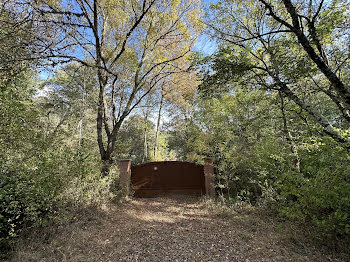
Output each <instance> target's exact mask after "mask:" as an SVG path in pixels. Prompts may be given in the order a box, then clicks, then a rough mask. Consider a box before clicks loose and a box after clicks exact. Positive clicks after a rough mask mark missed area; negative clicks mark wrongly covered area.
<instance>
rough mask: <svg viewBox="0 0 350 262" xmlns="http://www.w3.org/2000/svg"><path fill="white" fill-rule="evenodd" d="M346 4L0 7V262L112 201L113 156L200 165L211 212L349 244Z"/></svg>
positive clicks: (164, 0)
mask: <svg viewBox="0 0 350 262" xmlns="http://www.w3.org/2000/svg"><path fill="white" fill-rule="evenodd" d="M349 5H350V3H349V2H348V1H347V0H329V1H323V0H308V1H304V0H283V1H279V0H244V1H243V0H234V1H231V0H230V1H229V0H220V1H212V2H209V1H204V2H200V0H124V1H111V0H62V1H60V0H49V1H41V0H36V1H34V0H33V1H32V0H19V1H14V0H4V1H1V4H0V123H1V125H0V248H1V250H2V251H1V254H2V256H5V255H4V254H6V252H7V251H6V250H9V249H10V248H11V247H12V245H13V243H14V241H16V238H17V237H18V236H19V235H20V234H21V231H22V230H23V229H24V228H31V227H39V226H45V225H47V224H49V223H59V222H60V221H62V220H64V219H67V217H68V218H69V214H70V213H72V212H74V210H75V209H76V208H77V207H82V206H88V205H98V204H101V203H104V202H108V201H113V200H116V199H118V198H120V197H121V196H122V194H123V192H121V191H120V189H119V186H118V162H119V160H120V159H125V158H131V159H132V161H133V164H138V163H142V162H148V161H162V160H186V161H192V162H198V163H202V161H203V157H212V158H213V160H214V166H215V174H216V192H217V195H218V197H219V198H220V199H221V201H224V202H225V203H228V204H230V203H233V202H235V201H246V202H248V203H250V204H251V205H258V206H262V207H264V208H267V209H271V210H274V212H276V215H278V216H281V217H282V218H284V219H289V220H293V221H296V222H297V223H300V225H301V226H305V227H307V228H309V229H310V228H311V229H312V230H311V231H312V232H313V234H314V235H315V236H317V238H318V239H321V240H322V241H324V243H327V245H330V246H331V247H332V248H337V246H338V244H339V246H341V245H345V246H346V245H348V244H349V237H350V176H349V174H350V163H349V161H350V155H349V152H350V63H349V61H350V46H349V40H350V39H349V36H350V32H349V30H350V13H349ZM208 45H211V47H212V48H211V49H215V50H214V51H213V52H209V51H208V50H207V49H206V46H208ZM213 46H214V48H213ZM344 243H345V244H344Z"/></svg>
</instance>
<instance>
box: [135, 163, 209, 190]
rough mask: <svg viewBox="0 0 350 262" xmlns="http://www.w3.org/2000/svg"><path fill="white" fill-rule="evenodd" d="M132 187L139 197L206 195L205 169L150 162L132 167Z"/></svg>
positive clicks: (192, 165) (179, 164)
mask: <svg viewBox="0 0 350 262" xmlns="http://www.w3.org/2000/svg"><path fill="white" fill-rule="evenodd" d="M131 185H132V189H133V190H134V195H135V196H137V197H152V196H157V195H163V194H197V195H202V194H205V179H204V169H203V166H202V165H197V164H195V163H190V162H181V161H164V162H149V163H145V164H140V165H137V166H133V167H131Z"/></svg>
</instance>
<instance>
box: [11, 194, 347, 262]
mask: <svg viewBox="0 0 350 262" xmlns="http://www.w3.org/2000/svg"><path fill="white" fill-rule="evenodd" d="M284 227H285V225H284V224H281V223H280V222H278V221H276V218H275V217H274V216H272V215H271V214H269V213H267V212H265V211H263V210H261V209H258V208H252V207H249V206H245V205H237V206H235V207H234V208H227V207H225V206H223V205H222V206H220V205H218V204H217V203H213V202H211V201H207V200H203V199H198V198H193V197H180V196H178V197H167V198H165V197H163V198H151V199H129V200H127V201H125V202H124V203H122V204H120V205H110V206H104V207H103V208H102V209H99V210H97V209H94V210H87V211H84V212H82V213H79V216H78V217H77V219H76V220H75V221H74V222H72V223H69V224H66V225H61V226H56V227H49V228H46V229H42V230H35V232H31V233H30V234H27V235H26V236H24V237H23V238H22V239H21V240H20V241H19V244H18V247H17V248H16V252H14V254H13V256H12V258H11V259H10V260H9V261H16V262H17V261H23V262H25V261H33V262H34V261H35V262H39V261H72V262H78V261H341V260H340V259H336V258H333V257H330V256H325V255H323V254H322V253H321V252H320V251H319V250H317V249H316V248H314V247H312V246H309V245H306V244H305V243H304V242H300V241H299V238H298V237H297V236H295V237H293V235H291V233H290V232H297V231H295V230H294V229H293V228H291V229H289V228H284ZM295 234H296V233H295Z"/></svg>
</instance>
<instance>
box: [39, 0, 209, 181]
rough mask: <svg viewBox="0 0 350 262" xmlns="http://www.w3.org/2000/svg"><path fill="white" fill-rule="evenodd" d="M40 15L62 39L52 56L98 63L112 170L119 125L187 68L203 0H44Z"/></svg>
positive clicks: (104, 147)
mask: <svg viewBox="0 0 350 262" xmlns="http://www.w3.org/2000/svg"><path fill="white" fill-rule="evenodd" d="M35 3H36V2H34V7H35V9H36V10H38V11H39V12H40V13H41V14H43V16H42V18H41V21H42V22H43V23H47V24H53V25H55V26H57V28H58V30H59V31H60V36H61V40H60V42H59V43H57V44H56V45H55V47H54V48H52V49H51V54H50V55H48V56H47V58H48V59H50V58H51V59H52V61H53V62H57V61H58V60H60V61H61V62H69V61H77V62H79V63H80V64H82V65H84V66H86V67H92V68H95V69H96V77H97V79H98V88H99V96H98V97H99V98H98V106H97V142H98V146H99V151H100V156H101V160H102V162H103V167H102V173H103V174H104V175H107V174H108V170H109V166H110V165H111V163H112V155H113V152H114V149H115V142H116V139H117V136H118V132H119V129H120V127H121V125H122V123H123V121H124V120H125V119H126V117H127V116H128V115H129V114H130V112H131V111H132V110H133V109H135V108H136V107H137V106H138V105H139V103H140V102H141V100H142V99H143V98H144V97H146V96H147V95H148V94H149V93H150V92H151V90H153V89H155V88H157V85H158V83H159V82H160V81H161V80H162V79H164V78H166V77H170V76H171V75H173V74H174V73H177V72H181V71H183V70H184V69H185V68H183V65H186V62H185V61H186V60H187V59H188V57H189V55H190V53H191V48H192V46H193V44H194V41H195V38H196V35H198V33H199V31H200V30H201V28H202V25H201V23H200V19H199V15H200V7H199V4H200V3H199V1H198V0H191V1H175V0H173V1H165V0H143V1H134V0H129V1H123V2H120V1H107V0H89V1H86V0H84V1H83V0H74V1H73V0H72V1H68V2H67V1H62V2H58V1H50V2H47V1H44V2H41V3H39V4H35Z"/></svg>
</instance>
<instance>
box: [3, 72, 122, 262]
mask: <svg viewBox="0 0 350 262" xmlns="http://www.w3.org/2000/svg"><path fill="white" fill-rule="evenodd" d="M36 82H38V80H37V79H36V78H35V77H33V73H32V72H22V73H21V74H20V75H18V76H17V78H15V79H12V81H11V84H10V85H7V88H5V89H2V90H3V91H1V93H0V119H1V125H0V250H1V252H0V253H1V254H2V256H5V255H6V251H7V250H8V249H9V248H10V247H11V245H12V243H13V240H15V239H16V237H17V236H18V235H19V234H20V232H21V230H22V229H23V228H24V227H31V226H42V225H45V224H46V223H48V222H49V221H53V220H55V221H60V220H61V219H63V218H64V216H66V215H64V214H66V213H67V212H66V211H65V210H67V211H68V213H69V210H71V209H72V208H74V207H79V206H82V205H90V204H99V203H101V202H105V201H106V200H110V199H111V198H113V197H114V196H115V192H116V191H117V189H118V188H116V187H115V186H114V187H113V185H114V184H115V183H116V181H117V180H118V173H117V172H115V171H113V170H112V172H111V176H110V177H109V178H108V179H101V177H100V161H99V158H98V152H97V149H96V146H95V139H94V132H92V131H91V130H89V128H91V119H92V121H94V117H93V116H91V115H90V114H89V107H88V104H87V103H84V105H85V106H80V107H79V106H76V107H73V106H66V105H69V104H70V103H71V102H72V101H73V100H74V99H76V100H77V97H81V96H79V95H78V94H77V93H76V92H73V91H74V89H73V88H71V89H70V91H71V92H70V93H67V92H64V89H62V88H57V89H53V90H51V91H50V92H49V93H47V94H46V95H45V96H44V97H38V95H37V94H36V91H37V90H38V89H37V88H36V87H35V86H34V83H36ZM55 90H56V91H57V92H56V91H55ZM66 90H67V89H66ZM63 94H64V95H63ZM62 100H65V101H66V102H65V103H61V102H60V101H62ZM57 105H58V106H57ZM68 112H69V114H68ZM68 115H69V116H70V117H68ZM48 116H49V117H48ZM80 120H82V121H83V123H84V126H83V128H82V129H83V130H82V132H81V135H80V136H79V135H75V134H76V133H77V132H78V133H79V130H77V128H76V126H77V124H78V123H80ZM92 128H93V125H92ZM68 217H69V216H68Z"/></svg>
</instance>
